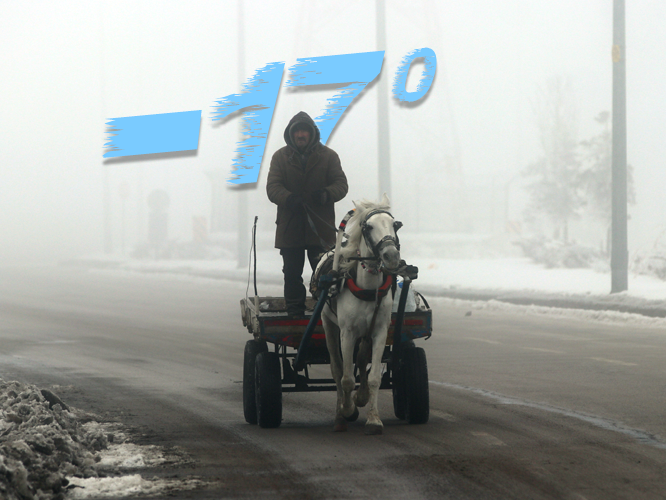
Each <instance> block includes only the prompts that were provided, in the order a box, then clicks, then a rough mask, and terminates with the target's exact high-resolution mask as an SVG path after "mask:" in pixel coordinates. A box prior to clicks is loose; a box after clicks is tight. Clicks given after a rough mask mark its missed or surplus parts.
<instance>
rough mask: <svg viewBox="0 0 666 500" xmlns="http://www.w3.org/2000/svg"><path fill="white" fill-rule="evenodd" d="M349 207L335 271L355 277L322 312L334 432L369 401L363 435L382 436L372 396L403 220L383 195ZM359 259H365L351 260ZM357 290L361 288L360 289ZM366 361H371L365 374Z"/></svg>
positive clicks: (375, 390)
mask: <svg viewBox="0 0 666 500" xmlns="http://www.w3.org/2000/svg"><path fill="white" fill-rule="evenodd" d="M354 206H355V207H356V210H355V213H354V215H353V216H352V217H351V219H350V220H349V224H348V226H347V234H348V236H349V240H348V242H347V245H346V246H345V247H344V248H342V250H341V251H340V271H341V272H347V273H349V274H351V275H352V276H353V275H354V271H355V272H356V273H355V278H354V279H353V281H352V282H351V283H350V282H349V280H346V281H345V282H344V284H343V286H342V289H341V291H340V293H339V294H338V295H337V296H336V297H335V298H334V299H333V300H332V301H331V304H330V305H329V304H327V305H326V306H325V307H324V310H323V312H322V323H323V326H324V331H325V332H326V345H327V347H328V352H329V356H330V358H331V373H332V375H333V379H334V380H335V383H336V385H337V391H338V399H337V407H336V415H335V427H334V430H335V431H336V432H341V431H346V430H347V422H348V421H350V422H351V421H354V420H356V419H357V418H358V407H363V406H365V405H366V404H368V403H369V408H368V418H367V421H366V424H365V433H366V434H381V433H382V431H383V428H384V425H383V424H382V421H381V420H380V419H379V412H378V410H377V395H378V392H379V385H380V383H381V367H382V355H383V353H384V347H385V346H386V335H387V333H388V328H389V324H390V321H391V309H392V304H393V299H392V294H391V289H390V288H391V283H392V280H393V279H395V276H394V275H393V274H392V272H395V271H396V270H397V269H398V267H399V266H400V250H399V248H400V246H399V244H398V239H397V237H396V230H397V229H399V228H400V226H401V225H402V224H401V223H400V222H396V221H395V220H394V219H393V216H392V215H391V214H390V213H389V211H388V210H389V208H390V206H389V200H388V197H387V196H386V195H384V197H383V199H382V201H381V202H380V203H373V202H370V201H367V200H363V201H360V202H354ZM358 257H362V258H365V260H351V259H350V258H357V259H358ZM354 285H356V286H354ZM358 289H361V290H363V291H362V292H361V293H359V291H358ZM358 296H361V297H362V298H358ZM373 317H374V319H373ZM357 343H359V349H358V353H357V358H356V365H357V367H358V373H359V374H360V379H361V380H360V382H361V383H360V387H359V389H358V391H356V393H354V395H353V397H352V391H353V390H354V388H355V386H356V383H355V379H354V360H353V358H354V349H355V346H356V345H357ZM368 362H371V364H372V365H371V368H370V371H369V373H368V371H367V363H368Z"/></svg>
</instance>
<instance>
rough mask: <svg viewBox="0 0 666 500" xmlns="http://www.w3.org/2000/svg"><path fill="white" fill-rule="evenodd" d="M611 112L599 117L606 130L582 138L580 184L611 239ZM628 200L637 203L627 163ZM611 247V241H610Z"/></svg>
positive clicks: (590, 210) (592, 213) (589, 209)
mask: <svg viewBox="0 0 666 500" xmlns="http://www.w3.org/2000/svg"><path fill="white" fill-rule="evenodd" d="M610 116H611V114H610V113H609V112H608V111H602V112H601V113H599V114H598V115H597V116H596V117H595V121H596V122H597V123H599V124H600V125H601V126H602V127H603V130H602V131H601V132H599V133H598V134H597V135H595V136H593V137H591V138H590V139H588V140H584V141H581V143H580V149H581V172H580V185H581V187H582V189H583V192H584V194H585V198H586V200H587V204H586V207H585V211H586V212H587V213H588V214H589V215H590V216H591V217H592V218H594V219H597V220H598V221H600V222H602V223H603V224H604V226H605V227H606V229H607V239H608V238H610V228H611V217H612V213H611V194H612V186H611V157H612V156H611V155H612V135H611V120H610ZM627 201H628V203H629V204H632V205H633V204H634V203H636V191H635V188H634V179H633V167H632V166H631V165H627ZM606 247H607V249H608V241H607V242H606Z"/></svg>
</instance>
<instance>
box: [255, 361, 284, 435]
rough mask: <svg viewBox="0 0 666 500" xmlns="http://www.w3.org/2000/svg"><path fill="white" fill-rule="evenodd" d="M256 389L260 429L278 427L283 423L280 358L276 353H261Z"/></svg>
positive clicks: (257, 362)
mask: <svg viewBox="0 0 666 500" xmlns="http://www.w3.org/2000/svg"><path fill="white" fill-rule="evenodd" d="M254 373H255V379H254V387H255V393H256V401H257V403H256V405H257V421H258V422H259V426H260V427H264V428H266V427H278V426H279V425H280V422H281V421H282V380H281V378H280V358H279V357H278V355H277V353H275V352H260V353H259V354H257V359H256V362H255V372H254Z"/></svg>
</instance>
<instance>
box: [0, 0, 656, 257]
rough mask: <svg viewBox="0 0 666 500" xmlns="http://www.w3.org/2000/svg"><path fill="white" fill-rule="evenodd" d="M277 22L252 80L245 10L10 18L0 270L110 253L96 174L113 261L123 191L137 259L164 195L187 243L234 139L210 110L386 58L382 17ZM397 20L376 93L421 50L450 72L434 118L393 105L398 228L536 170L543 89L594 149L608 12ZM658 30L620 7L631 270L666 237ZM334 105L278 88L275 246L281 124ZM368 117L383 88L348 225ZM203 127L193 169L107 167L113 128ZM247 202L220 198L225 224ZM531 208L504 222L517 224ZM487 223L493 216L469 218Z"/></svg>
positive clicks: (342, 144) (258, 7) (173, 4)
mask: <svg viewBox="0 0 666 500" xmlns="http://www.w3.org/2000/svg"><path fill="white" fill-rule="evenodd" d="M284 4H285V2H273V1H267V0H264V1H258V0H250V1H245V2H243V12H244V17H245V59H244V68H243V76H242V77H241V76H240V75H239V71H238V69H239V68H238V12H239V10H238V3H237V2H236V1H193V2H177V1H164V0H160V1H143V0H132V1H114V2H96V1H82V2H65V1H59V2H48V1H24V2H13V1H8V0H4V1H2V2H0V7H1V9H2V16H1V18H0V43H1V44H2V47H3V50H2V55H1V56H0V57H1V63H2V66H1V67H2V68H3V69H2V78H1V79H0V95H1V96H2V97H1V99H2V107H1V109H2V121H1V123H2V133H1V134H0V148H1V150H2V153H3V155H2V162H1V163H0V165H1V166H0V181H1V182H0V234H1V235H2V245H0V256H5V257H6V256H12V255H16V254H18V255H22V256H30V255H41V254H43V253H44V252H46V251H50V250H53V251H54V252H56V254H57V255H58V256H60V255H68V254H77V253H89V252H94V251H100V250H101V248H102V222H101V221H102V186H103V172H104V169H108V170H109V174H110V182H111V190H112V202H113V209H114V215H113V217H114V218H113V224H114V232H115V234H114V236H115V240H116V241H115V243H116V246H117V245H118V238H119V231H120V214H121V201H120V197H119V194H118V186H119V185H120V184H121V183H122V182H127V183H129V185H130V188H131V189H130V197H129V198H128V200H127V202H126V207H125V209H126V216H127V219H128V229H127V239H128V241H129V242H131V243H133V242H134V241H136V239H137V238H145V231H144V230H143V229H142V228H139V227H137V220H141V219H137V217H139V216H140V215H141V214H142V213H143V217H145V212H147V209H146V208H145V197H146V196H147V194H148V193H149V192H150V191H152V190H153V189H157V188H160V189H166V190H167V191H168V192H169V194H170V196H171V201H172V204H171V210H172V222H171V228H170V229H171V233H172V236H174V237H178V238H180V239H181V240H188V239H190V238H191V229H190V220H191V216H192V215H205V216H209V212H210V183H209V181H208V180H207V178H206V175H205V172H206V171H207V170H211V169H213V168H224V169H225V170H226V169H229V166H230V164H231V160H232V158H233V151H234V148H235V142H236V141H237V140H238V119H236V120H233V121H231V122H229V123H227V124H226V125H224V126H221V127H219V126H213V125H212V122H211V121H210V111H211V107H212V105H213V104H214V100H215V99H217V98H220V97H223V96H225V95H227V94H231V93H235V92H238V91H239V89H240V83H241V81H244V80H246V79H247V78H248V77H250V76H251V75H252V74H253V73H254V71H255V70H256V69H257V68H259V67H261V66H263V65H265V64H266V63H268V62H274V61H284V62H285V63H286V68H288V67H289V66H291V65H292V64H293V63H294V62H295V60H296V58H299V57H311V56H320V55H334V54H343V53H352V52H366V51H371V50H376V49H377V47H376V41H375V25H374V23H375V2H374V0H373V1H347V2H345V1H317V2H314V1H294V2H288V5H284ZM386 12H387V39H388V40H387V48H386V49H387V51H386V55H385V59H384V68H383V71H382V73H381V77H382V78H389V79H391V80H392V79H393V76H394V74H395V70H396V68H397V66H398V65H399V63H400V60H401V59H402V57H403V56H404V55H405V54H406V53H407V52H409V51H411V50H413V49H415V48H420V47H430V48H432V49H433V50H434V51H435V53H436V54H437V58H438V68H437V76H436V80H435V82H434V84H433V86H432V88H431V91H430V94H429V95H428V97H427V99H425V100H424V101H423V102H422V103H421V104H420V105H418V106H416V107H404V106H402V107H401V106H399V105H398V103H397V101H395V100H394V99H391V105H390V107H391V124H390V126H391V155H392V163H393V178H392V181H393V186H394V188H393V189H394V192H393V193H392V194H393V200H394V202H395V205H396V210H402V213H403V216H402V217H400V218H401V219H402V220H403V221H404V223H405V228H408V227H409V226H410V223H411V225H412V227H414V226H415V225H416V221H415V220H416V219H419V227H420V228H421V229H425V227H427V226H426V222H424V221H427V220H429V219H428V217H430V215H431V214H434V217H438V216H439V217H441V216H442V215H440V213H439V212H441V210H442V208H441V205H440V204H439V203H440V202H441V200H442V197H443V196H445V195H447V193H448V192H450V190H448V191H447V189H446V187H447V186H450V185H453V184H455V183H456V182H462V183H463V184H464V185H465V186H467V187H468V188H469V189H470V190H471V189H473V188H474V186H480V188H479V189H485V188H483V186H485V187H486V188H488V187H489V186H490V185H491V184H492V182H493V179H494V182H495V183H496V185H499V186H503V183H505V182H506V181H507V180H508V179H509V178H511V177H512V176H514V175H515V174H516V173H517V172H518V171H519V170H520V169H522V168H523V167H524V166H525V165H526V164H527V163H529V162H530V161H533V160H535V159H536V158H537V157H538V155H539V153H540V151H539V147H538V135H537V130H536V127H535V123H536V122H535V116H534V112H533V106H534V102H535V100H536V99H537V96H538V89H539V88H543V87H544V86H545V84H546V81H547V80H548V78H551V77H554V76H560V77H562V78H565V79H568V80H569V81H570V82H571V85H572V88H573V90H574V95H575V99H576V103H577V107H578V114H579V136H580V139H584V138H586V137H589V136H591V135H592V134H594V133H597V132H598V130H599V129H598V126H597V124H596V123H595V122H594V120H593V118H594V116H596V115H597V113H599V112H600V111H603V110H610V107H611V70H612V67H611V58H610V52H611V44H612V0H585V1H580V0H577V1H574V0H563V1H558V2H552V1H546V0H503V1H499V0H477V1H475V0H470V1H468V2H459V1H455V2H454V1H450V2H449V1H437V2H435V1H418V0H416V1H414V2H411V3H410V4H409V7H408V8H407V7H405V3H404V2H399V1H388V2H387V7H386ZM665 21H666V2H662V1H658V0H652V1H649V0H635V1H632V2H627V103H628V134H629V139H628V159H629V162H630V163H631V164H632V165H634V167H635V180H636V188H637V200H638V204H637V205H636V207H634V208H632V209H630V212H631V214H632V222H631V225H630V251H633V250H636V249H637V248H638V247H639V246H641V245H646V244H650V242H651V241H652V240H653V239H654V237H655V236H656V235H657V234H658V233H659V232H660V231H662V230H664V229H665V228H666V201H664V196H663V194H662V193H663V186H664V185H665V184H666V160H665V158H666V141H664V139H663V137H664V132H666V125H665V124H664V116H666V109H664V108H665V107H666V99H665V98H664V97H663V95H662V94H663V89H664V88H666V63H664V57H666V56H665V54H666V35H664V30H663V26H664V22H665ZM285 73H286V71H285ZM285 80H286V75H285V77H284V79H283V81H285ZM329 95H330V91H329V92H328V93H327V92H308V93H303V92H289V91H287V90H286V89H282V91H281V94H280V96H279V98H278V103H277V107H276V111H275V115H274V119H273V126H272V128H271V133H270V135H269V139H268V145H267V149H266V155H265V158H264V164H263V167H262V171H261V175H260V180H259V183H258V186H257V189H256V190H255V191H253V192H251V193H250V195H249V199H250V202H251V203H252V208H251V210H250V212H251V213H252V214H254V213H257V214H259V215H260V221H261V222H260V229H262V230H265V231H270V230H272V228H273V227H274V226H273V220H274V206H272V205H271V204H270V203H269V202H268V201H267V199H266V197H265V181H266V174H267V171H268V163H269V160H270V156H271V155H272V154H273V152H274V151H275V150H276V149H278V148H279V147H281V146H282V145H283V139H282V132H283V130H284V127H285V125H286V123H287V121H288V120H289V118H290V117H291V116H293V115H294V114H295V113H296V112H298V111H300V110H304V111H307V112H308V113H310V114H311V115H312V116H313V117H314V116H316V115H317V114H319V111H320V109H321V108H322V107H323V104H324V102H325V100H326V98H327V97H328V96H329ZM376 105H377V86H376V85H372V86H370V87H369V88H368V90H367V91H366V92H365V93H364V94H363V95H362V96H361V98H360V100H359V101H358V102H357V103H355V105H354V106H353V107H352V108H350V109H349V110H348V112H347V113H346V115H345V116H344V118H343V119H342V120H341V122H340V124H339V126H338V128H337V129H336V130H335V132H334V134H333V135H332V137H331V139H330V141H329V143H328V145H329V146H331V147H332V148H334V149H335V150H336V151H337V152H338V153H339V154H340V157H341V159H342V164H343V168H344V169H345V171H346V172H347V175H348V178H349V181H350V188H351V189H350V194H349V196H348V198H347V199H346V200H345V201H344V202H343V204H342V205H340V208H339V209H338V212H339V213H342V212H344V211H346V210H347V209H348V207H350V206H351V199H354V198H359V197H370V198H372V197H375V196H376V195H377V187H376V186H377V183H376V182H377V181H376V178H377V168H376V149H377V137H376V119H375V110H376ZM196 109H202V110H203V111H204V113H203V122H202V129H201V138H200V145H199V151H198V153H197V154H196V155H194V156H186V157H180V158H170V159H160V160H150V161H133V162H123V163H115V164H106V165H105V164H104V163H103V158H102V154H103V144H104V142H105V140H106V139H105V135H104V130H105V127H104V122H105V119H107V118H112V117H120V116H132V115H141V114H152V113H166V112H172V111H188V110H196ZM456 145H457V146H456ZM451 158H453V159H454V160H451ZM452 161H453V163H455V162H459V163H458V164H457V166H456V165H453V166H452V164H451V162H452ZM447 162H449V163H447ZM479 192H481V191H479ZM237 195H238V193H237V192H235V191H234V190H232V189H229V190H228V192H227V197H228V198H227V203H228V209H229V212H230V214H229V218H230V220H234V214H233V212H234V207H235V203H236V198H235V197H236V196H237ZM447 196H448V195H447ZM417 198H418V201H415V200H416V199H417ZM472 198H473V197H472ZM516 199H520V196H518V195H516ZM468 201H469V199H468ZM417 202H418V210H416V209H415V208H414V207H416V206H417V205H416V204H415V203H417ZM477 205H478V204H477ZM520 208H521V207H519V206H512V217H513V216H514V213H515V214H519V213H520ZM475 210H476V211H478V210H481V211H484V210H485V211H488V210H489V209H484V208H483V207H481V208H479V207H478V206H477V207H474V206H467V205H465V206H461V207H459V211H460V212H461V213H465V214H473V213H476V212H475ZM405 215H407V216H408V217H406V216H405ZM444 216H445V217H449V216H450V215H447V214H445V215H444ZM516 216H518V215H516ZM231 224H232V226H233V224H235V221H234V222H233V223H231ZM471 225H474V222H473V221H472V222H471ZM477 226H478V224H477Z"/></svg>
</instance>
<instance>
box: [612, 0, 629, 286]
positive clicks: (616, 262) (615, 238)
mask: <svg viewBox="0 0 666 500" xmlns="http://www.w3.org/2000/svg"><path fill="white" fill-rule="evenodd" d="M626 61H627V58H626V50H625V37H624V0H613V157H612V182H613V186H612V188H613V193H612V247H611V293H618V292H624V291H625V290H627V289H628V287H629V286H628V267H629V252H628V250H627V95H626V94H627V93H626Z"/></svg>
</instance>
